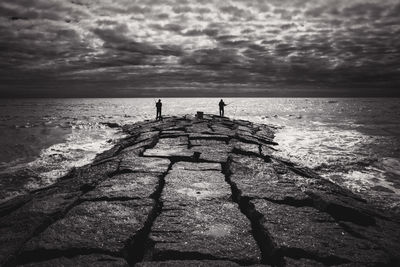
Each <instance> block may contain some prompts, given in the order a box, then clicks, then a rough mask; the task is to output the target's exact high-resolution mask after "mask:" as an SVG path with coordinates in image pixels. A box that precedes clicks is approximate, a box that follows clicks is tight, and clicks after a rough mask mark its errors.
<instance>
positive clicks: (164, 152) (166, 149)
mask: <svg viewBox="0 0 400 267" xmlns="http://www.w3.org/2000/svg"><path fill="white" fill-rule="evenodd" d="M188 145H189V140H188V138H187V137H176V138H161V139H160V140H159V141H158V143H157V144H156V145H155V146H154V147H153V148H151V149H147V150H146V151H145V152H144V153H143V156H146V157H178V158H192V157H193V151H190V150H189V149H188Z"/></svg>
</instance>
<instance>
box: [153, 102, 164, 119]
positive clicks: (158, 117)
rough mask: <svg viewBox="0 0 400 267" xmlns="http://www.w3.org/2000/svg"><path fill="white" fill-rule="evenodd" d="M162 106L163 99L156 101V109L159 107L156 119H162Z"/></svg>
mask: <svg viewBox="0 0 400 267" xmlns="http://www.w3.org/2000/svg"><path fill="white" fill-rule="evenodd" d="M154 102H156V100H154ZM161 107H162V103H161V99H158V102H156V109H157V114H156V120H160V121H161V120H162V116H161Z"/></svg>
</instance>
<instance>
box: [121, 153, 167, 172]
mask: <svg viewBox="0 0 400 267" xmlns="http://www.w3.org/2000/svg"><path fill="white" fill-rule="evenodd" d="M169 164H170V161H169V160H168V159H162V158H156V157H138V156H130V157H125V156H123V157H122V160H121V163H120V166H119V171H121V172H153V173H155V172H156V173H160V172H161V173H164V172H166V171H167V170H168V167H169Z"/></svg>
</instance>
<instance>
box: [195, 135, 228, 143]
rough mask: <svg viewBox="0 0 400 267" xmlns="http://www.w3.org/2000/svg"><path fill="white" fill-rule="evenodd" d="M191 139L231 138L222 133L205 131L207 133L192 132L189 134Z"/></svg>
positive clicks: (226, 139) (225, 139) (224, 139)
mask: <svg viewBox="0 0 400 267" xmlns="http://www.w3.org/2000/svg"><path fill="white" fill-rule="evenodd" d="M189 139H190V140H194V139H211V140H222V141H228V140H229V136H227V135H222V134H214V133H205V134H199V133H191V134H189Z"/></svg>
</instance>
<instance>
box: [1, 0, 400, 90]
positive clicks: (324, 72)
mask: <svg viewBox="0 0 400 267" xmlns="http://www.w3.org/2000/svg"><path fill="white" fill-rule="evenodd" d="M153 95H154V96H156V95H157V96H217V95H226V96H331V95H332V96H400V0H229V1H227V0H224V1H221V0H197V1H194V0H175V1H173V0H163V1H161V0H2V1H1V2H0V96H63V97H69V96H76V97H82V96H88V97H109V96H115V97H120V96H153Z"/></svg>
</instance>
